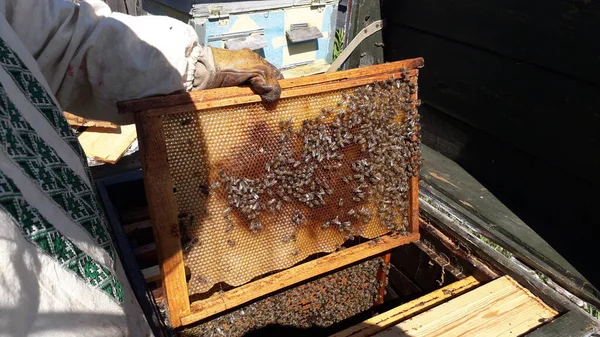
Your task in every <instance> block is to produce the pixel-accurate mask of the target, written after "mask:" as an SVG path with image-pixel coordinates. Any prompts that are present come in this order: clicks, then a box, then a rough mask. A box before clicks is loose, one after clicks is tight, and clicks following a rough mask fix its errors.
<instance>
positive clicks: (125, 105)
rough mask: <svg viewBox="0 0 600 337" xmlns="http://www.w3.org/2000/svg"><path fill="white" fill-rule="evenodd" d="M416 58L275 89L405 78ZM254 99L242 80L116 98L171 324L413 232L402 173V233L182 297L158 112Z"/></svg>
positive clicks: (295, 92)
mask: <svg viewBox="0 0 600 337" xmlns="http://www.w3.org/2000/svg"><path fill="white" fill-rule="evenodd" d="M422 66H423V59H421V58H416V59H410V60H404V61H398V62H392V63H386V64H381V65H376V66H371V67H366V68H358V69H352V70H347V71H340V72H335V73H328V74H322V75H314V76H310V77H304V78H295V79H290V80H282V81H280V84H281V87H282V89H283V91H282V94H281V98H291V97H297V96H303V95H307V94H315V93H323V92H328V91H333V90H339V89H345V88H353V87H358V86H361V85H366V84H369V83H372V82H374V81H381V80H386V79H389V78H390V77H391V76H392V75H395V76H396V77H400V75H401V72H402V71H404V70H407V72H408V73H409V74H410V76H411V80H413V81H416V78H417V75H418V68H420V67H422ZM416 96H417V94H416V93H415V94H414V97H413V100H414V101H416V99H417V97H416ZM255 102H260V97H259V96H258V95H256V94H254V93H253V92H252V91H251V90H250V88H247V87H234V88H227V89H223V88H221V89H211V90H205V91H200V92H193V93H189V94H178V95H170V96H163V97H152V98H146V99H141V100H134V101H127V102H121V103H119V110H120V112H122V113H134V114H135V121H136V127H137V134H138V140H139V145H140V153H141V159H142V168H143V174H144V184H145V189H146V195H147V198H148V206H149V213H150V218H151V220H152V223H153V228H154V236H155V240H156V243H157V251H158V255H159V263H160V267H161V278H162V284H163V287H164V290H165V297H166V299H167V305H168V311H169V315H170V320H171V326H172V327H179V326H181V325H187V324H191V323H194V322H197V321H199V320H201V319H204V318H207V317H209V316H212V315H215V314H218V313H220V312H223V311H225V310H228V309H231V308H233V307H236V306H239V305H242V304H244V303H248V302H250V301H252V300H254V299H257V298H259V297H261V296H265V295H268V294H271V293H274V292H276V291H278V290H281V289H283V288H286V287H289V286H291V285H294V284H297V283H299V282H303V281H306V280H308V279H311V278H314V277H317V276H319V275H322V274H325V273H328V272H331V271H334V270H336V269H339V268H342V267H344V266H348V265H350V264H352V263H355V262H358V261H360V260H364V259H367V258H370V257H373V256H376V255H380V254H382V253H385V252H387V251H389V250H391V249H393V248H396V247H398V246H401V245H404V244H407V243H410V242H413V241H416V240H418V239H419V233H418V226H419V225H418V219H419V209H418V178H417V177H413V178H411V180H410V191H409V193H410V197H409V214H408V219H409V223H410V227H411V228H410V229H411V230H410V233H409V234H408V235H402V236H400V235H396V236H394V235H385V236H383V237H381V238H380V239H379V240H378V241H379V242H378V243H377V244H376V245H373V244H370V243H368V242H367V243H363V244H359V245H356V246H353V247H351V248H348V249H345V250H342V251H338V252H334V253H331V254H328V255H326V256H324V257H321V258H318V259H315V260H311V261H309V262H306V263H301V264H299V265H297V266H294V267H292V268H289V269H286V270H283V271H280V272H278V273H275V274H273V275H270V276H267V277H264V278H262V279H259V280H256V281H253V282H250V283H247V284H245V285H242V286H239V287H236V288H234V289H232V290H229V291H227V292H224V293H221V294H218V295H215V296H212V297H209V298H207V299H204V300H200V301H196V302H193V303H190V298H189V293H188V289H187V283H186V275H185V268H184V262H183V253H182V247H181V237H180V233H179V224H178V218H177V212H178V211H177V206H176V201H175V198H174V196H173V193H172V192H173V184H172V181H171V177H170V173H169V164H168V161H167V150H166V145H165V144H166V143H165V134H164V130H163V126H162V120H161V116H164V115H167V114H174V113H181V112H188V111H199V110H200V111H201V110H204V109H210V108H216V107H224V106H231V105H239V104H246V103H255ZM200 113H201V112H200Z"/></svg>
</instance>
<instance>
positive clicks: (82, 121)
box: [63, 111, 119, 129]
mask: <svg viewBox="0 0 600 337" xmlns="http://www.w3.org/2000/svg"><path fill="white" fill-rule="evenodd" d="M63 115H64V116H65V118H66V119H67V122H68V123H69V125H71V126H86V127H98V128H107V129H118V128H119V126H118V125H116V124H113V123H111V122H106V121H98V120H94V119H87V118H83V117H80V116H77V115H73V114H71V113H69V112H66V111H64V112H63Z"/></svg>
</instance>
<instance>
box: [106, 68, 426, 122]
mask: <svg viewBox="0 0 600 337" xmlns="http://www.w3.org/2000/svg"><path fill="white" fill-rule="evenodd" d="M423 65H424V60H423V59H422V58H414V59H408V60H403V61H397V62H390V63H383V64H378V65H374V66H370V67H367V68H356V69H350V70H345V71H338V72H334V73H327V74H319V75H312V76H306V77H298V78H291V79H283V80H280V81H279V84H280V85H281V89H282V91H285V90H286V89H289V88H300V87H307V86H321V85H323V84H325V83H335V82H343V81H345V80H348V79H352V78H357V77H365V76H373V75H387V76H390V75H391V74H392V73H395V72H398V71H400V70H401V69H419V68H422V67H423ZM224 94H225V96H224ZM241 96H256V97H257V98H258V97H259V96H258V95H256V94H255V93H254V92H253V91H252V89H250V87H230V88H228V89H227V92H226V93H225V92H224V91H223V89H222V88H216V89H207V90H200V91H192V92H189V93H184V94H175V95H167V96H157V97H148V98H141V99H135V100H129V101H123V102H118V103H117V107H118V108H119V113H132V112H138V111H145V110H154V109H160V108H169V107H173V106H176V105H186V104H195V103H202V102H206V101H213V100H219V99H227V98H233V97H241ZM258 101H260V98H259V99H258Z"/></svg>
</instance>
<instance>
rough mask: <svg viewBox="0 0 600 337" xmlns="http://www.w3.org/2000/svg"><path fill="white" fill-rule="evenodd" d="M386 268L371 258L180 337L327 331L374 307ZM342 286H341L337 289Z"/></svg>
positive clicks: (378, 259)
mask: <svg viewBox="0 0 600 337" xmlns="http://www.w3.org/2000/svg"><path fill="white" fill-rule="evenodd" d="M384 266H386V264H385V263H384V262H383V260H382V259H381V258H374V259H370V260H367V261H365V262H363V263H360V264H357V265H355V266H351V267H348V268H345V269H343V270H340V271H338V272H336V273H333V274H330V275H327V276H324V277H321V278H319V279H316V280H314V281H311V282H308V283H305V284H303V285H300V286H297V287H294V288H291V289H288V290H286V291H284V292H282V293H279V294H276V295H273V296H270V297H267V298H265V299H261V300H259V301H257V302H254V303H252V304H250V305H246V306H244V307H242V308H239V309H237V310H234V311H231V312H229V313H227V314H223V315H221V316H219V317H217V318H215V319H212V320H210V321H206V322H203V323H199V324H197V325H195V326H191V327H186V328H185V329H183V330H181V331H180V336H182V337H185V336H206V337H211V336H214V337H220V336H229V337H239V336H244V335H253V334H252V332H251V331H253V332H254V335H256V336H264V335H269V334H270V333H269V332H266V331H261V330H260V329H262V328H265V327H268V326H273V325H279V326H287V327H293V328H299V329H306V328H311V327H323V328H324V327H329V326H331V325H333V324H335V323H339V322H341V321H343V320H345V319H347V318H349V317H353V316H355V315H356V314H358V313H361V312H365V311H367V310H369V309H370V308H372V307H373V305H374V303H375V301H376V299H377V296H378V294H377V292H378V289H379V287H380V286H381V283H380V282H379V281H377V272H378V270H380V269H381V268H384ZM340 284H344V286H343V287H342V286H340Z"/></svg>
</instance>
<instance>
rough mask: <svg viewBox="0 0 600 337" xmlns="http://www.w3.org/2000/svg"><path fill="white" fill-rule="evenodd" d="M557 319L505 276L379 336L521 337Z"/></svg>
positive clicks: (548, 308) (551, 310)
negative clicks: (520, 336) (548, 321)
mask: <svg viewBox="0 0 600 337" xmlns="http://www.w3.org/2000/svg"><path fill="white" fill-rule="evenodd" d="M557 315H558V313H557V312H556V311H555V310H553V309H552V308H550V307H549V306H547V305H546V304H545V303H543V302H542V301H541V300H540V299H538V298H537V297H535V296H534V295H532V294H531V293H530V292H529V291H528V290H527V289H525V288H523V287H522V286H520V285H519V284H518V283H517V282H515V281H514V280H513V279H512V278H510V277H509V276H503V277H501V278H498V279H496V280H494V281H492V282H490V283H488V284H486V285H483V286H481V287H479V288H477V289H475V290H472V291H470V292H468V293H466V294H464V295H461V296H459V297H456V298H454V299H452V300H450V301H449V302H447V303H444V304H441V305H439V306H437V307H435V308H433V309H430V310H428V311H426V312H424V313H422V314H420V315H417V316H415V317H413V318H410V319H408V320H405V321H403V322H400V323H399V324H396V325H395V326H393V327H391V328H388V329H387V330H385V331H383V332H381V333H379V334H377V335H376V336H379V337H393V336H403V337H405V336H406V337H407V336H410V337H417V336H440V337H445V336H518V335H520V334H523V333H525V332H527V331H529V330H531V329H534V328H536V327H538V326H540V325H542V324H543V323H544V322H546V321H547V320H551V319H553V318H554V317H556V316H557Z"/></svg>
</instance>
